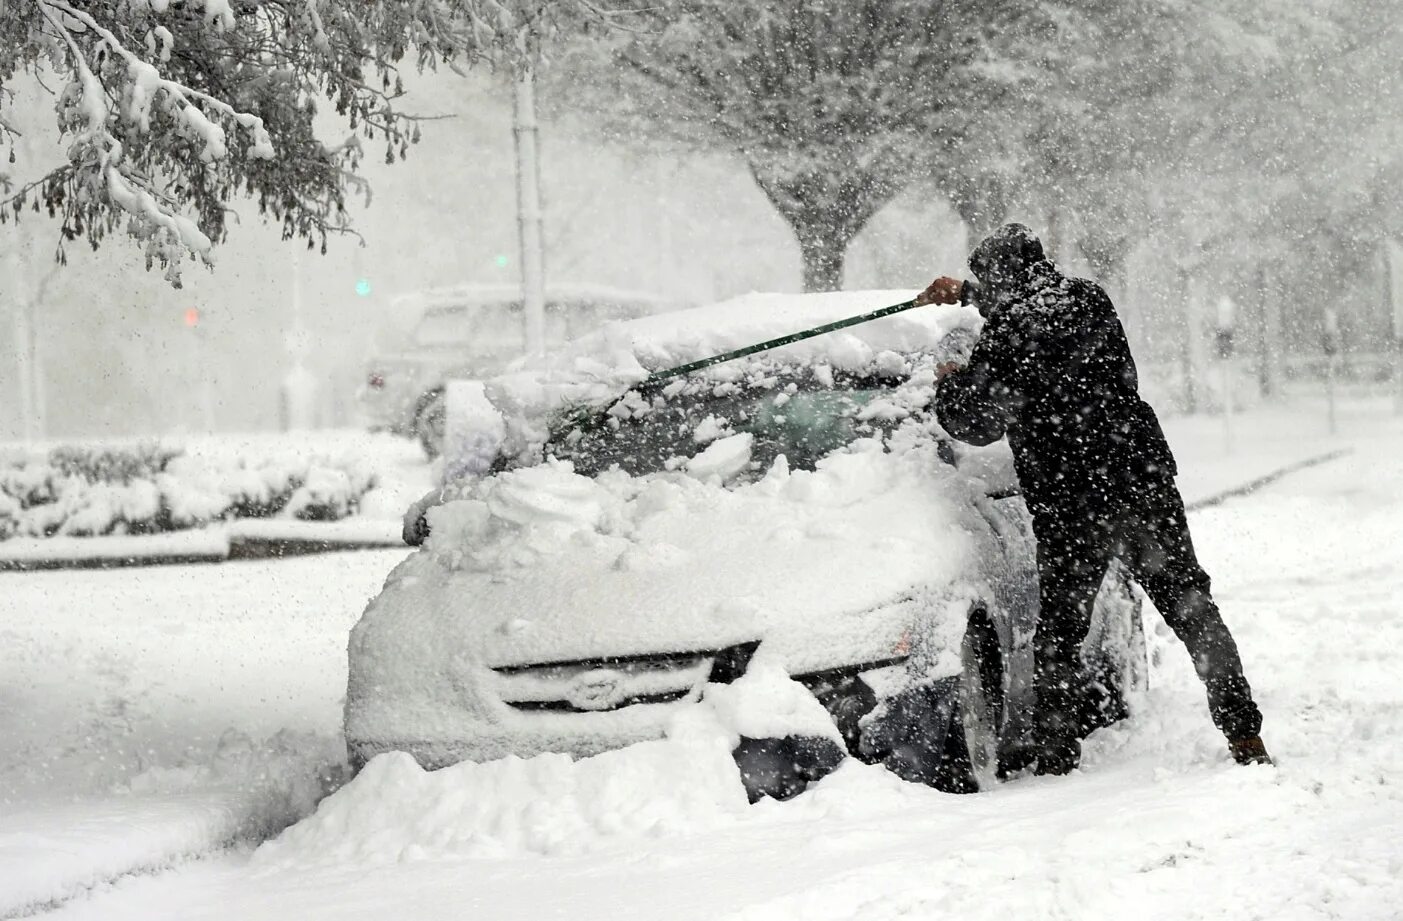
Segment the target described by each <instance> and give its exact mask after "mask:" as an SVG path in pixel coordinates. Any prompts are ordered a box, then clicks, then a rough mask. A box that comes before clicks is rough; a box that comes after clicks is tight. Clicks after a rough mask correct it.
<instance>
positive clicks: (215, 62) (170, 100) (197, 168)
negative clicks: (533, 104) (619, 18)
mask: <svg viewBox="0 0 1403 921" xmlns="http://www.w3.org/2000/svg"><path fill="white" fill-rule="evenodd" d="M565 5H566V6H570V4H565ZM556 6H558V5H557V4H553V3H544V2H540V0H0V145H4V146H8V147H9V151H8V156H7V159H8V161H9V162H10V163H16V160H17V157H16V153H15V150H16V147H15V141H16V139H17V138H18V137H19V136H20V135H21V133H22V132H24V131H26V130H31V129H30V127H29V126H25V125H22V124H20V123H19V121H18V119H17V118H16V117H15V113H14V106H13V95H12V93H13V86H14V84H15V82H16V81H17V79H18V78H20V77H22V76H25V75H29V76H32V77H34V78H36V79H37V80H39V81H42V83H43V84H44V85H46V86H50V85H51V86H53V87H54V91H55V94H56V106H55V110H56V115H57V122H58V127H59V129H60V132H61V133H62V135H63V137H64V139H65V143H66V154H67V156H66V160H63V161H58V162H55V163H52V164H36V163H19V164H18V168H20V169H23V170H25V171H26V173H27V175H28V176H29V178H30V181H28V182H26V183H23V184H16V183H14V182H13V181H12V179H11V177H10V176H9V175H7V174H6V173H5V171H4V170H5V168H4V167H0V184H3V185H2V186H0V187H3V191H0V219H4V220H17V219H19V218H20V217H21V216H22V215H23V214H24V213H25V211H26V210H32V211H43V210H46V211H47V212H48V213H49V214H50V215H51V216H53V217H54V218H56V219H57V220H58V221H59V223H60V227H61V232H62V239H63V240H64V241H72V240H75V239H79V238H82V239H85V240H87V241H88V242H89V243H90V244H91V245H93V246H97V245H99V244H100V243H101V242H102V241H103V240H104V239H105V238H106V237H107V235H108V234H109V233H111V232H112V231H114V230H118V229H123V230H125V231H126V233H127V234H128V235H129V236H130V237H132V238H133V239H134V240H135V241H137V243H138V244H139V245H140V246H142V247H143V248H144V251H145V256H146V261H147V264H148V266H152V265H159V266H161V267H162V268H164V270H165V273H166V276H167V277H168V278H169V279H170V280H171V281H172V282H173V283H175V284H179V280H180V271H181V267H182V263H183V262H185V260H187V259H190V258H194V259H197V260H200V261H203V262H205V263H209V262H211V260H212V259H213V250H214V249H215V247H216V245H217V244H218V243H220V242H221V241H222V240H223V239H224V238H225V236H226V235H227V232H228V225H227V217H228V214H229V203H230V201H231V200H232V199H234V198H235V197H237V196H239V195H247V196H250V197H252V198H253V199H254V200H256V201H257V203H258V207H259V210H260V212H261V213H262V214H263V215H264V216H265V217H267V218H269V219H272V220H276V221H278V222H280V223H281V224H282V229H283V235H284V237H285V238H289V239H291V238H301V239H305V240H306V241H307V245H309V246H314V245H317V244H320V245H321V246H322V247H323V248H324V247H325V245H326V240H327V238H328V237H329V236H330V235H332V234H336V233H348V232H350V233H353V232H354V231H353V230H352V228H351V226H350V223H349V221H348V219H347V214H346V208H345V205H346V196H347V193H348V192H353V191H357V190H362V191H363V190H364V189H365V187H364V184H363V183H360V182H358V181H357V180H356V179H355V177H354V171H355V170H356V168H357V166H358V165H359V164H360V163H361V161H362V159H363V157H364V155H365V153H366V148H367V146H368V145H369V144H376V145H383V148H384V156H385V159H386V160H387V161H391V162H393V161H395V160H398V159H402V158H403V157H404V156H405V154H406V152H407V148H408V145H409V144H411V143H413V142H414V141H417V140H418V138H419V129H418V126H417V123H416V122H417V120H416V119H415V118H413V117H412V116H410V115H407V114H406V113H404V112H402V111H400V109H399V108H398V104H397V103H398V100H399V98H400V97H401V95H402V94H403V84H402V82H401V80H400V77H399V72H398V67H399V65H400V64H401V62H403V61H404V60H405V59H406V58H409V59H410V60H411V61H412V63H413V64H414V65H416V66H418V67H425V66H437V65H438V64H440V63H449V64H452V65H454V66H457V65H458V64H460V63H470V62H472V61H473V60H475V59H477V58H480V57H484V56H488V57H490V58H491V59H492V60H493V61H494V62H496V61H501V60H502V59H503V58H509V57H510V56H511V55H512V54H513V52H515V51H516V50H517V49H520V48H525V47H526V46H527V44H528V43H529V41H530V40H531V39H532V37H533V36H535V35H537V34H539V33H540V32H542V31H543V30H545V29H547V28H550V27H552V24H553V22H554V21H555V19H557V18H558V17H557V16H555V15H554V13H555V11H554V9H553V8H554V7H556ZM610 12H612V10H609V9H604V8H602V7H599V6H598V5H595V4H590V5H583V4H581V5H578V6H577V7H575V15H577V16H586V17H599V16H605V15H606V14H607V13H610ZM322 102H329V103H330V104H331V105H332V106H333V107H334V108H335V110H336V112H337V113H338V114H339V115H341V116H343V117H344V118H345V119H346V121H347V123H348V128H349V134H348V135H347V136H345V137H342V138H337V139H335V140H334V141H331V142H326V143H324V142H323V141H321V140H320V139H319V138H318V137H317V136H316V135H315V134H314V133H313V130H312V125H313V118H314V116H315V114H316V112H317V107H318V104H319V103H322ZM36 175H37V176H41V178H38V179H37V180H36V179H34V178H33V177H34V176H36ZM59 258H60V259H62V258H63V244H62V243H61V244H60V247H59Z"/></svg>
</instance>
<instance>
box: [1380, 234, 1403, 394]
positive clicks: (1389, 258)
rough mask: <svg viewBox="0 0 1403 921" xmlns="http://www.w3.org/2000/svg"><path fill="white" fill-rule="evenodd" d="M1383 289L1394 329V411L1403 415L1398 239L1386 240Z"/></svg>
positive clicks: (1402, 269)
mask: <svg viewBox="0 0 1403 921" xmlns="http://www.w3.org/2000/svg"><path fill="white" fill-rule="evenodd" d="M1383 291H1384V309H1385V310H1386V311H1387V312H1388V315H1389V317H1390V319H1391V320H1392V324H1391V326H1392V329H1393V387H1394V398H1393V411H1394V412H1395V413H1397V414H1398V415H1400V416H1403V249H1400V247H1399V245H1398V242H1397V241H1396V240H1385V241H1384V245H1383Z"/></svg>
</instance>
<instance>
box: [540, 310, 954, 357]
mask: <svg viewBox="0 0 1403 921" xmlns="http://www.w3.org/2000/svg"><path fill="white" fill-rule="evenodd" d="M913 295H914V292H912V291H831V292H825V293H821V294H774V293H758V292H757V293H751V294H744V295H741V296H739V297H734V298H731V299H730V300H725V301H721V302H719V303H715V304H708V305H706V306H704V307H694V308H692V309H690V310H678V311H673V312H670V313H665V314H654V315H652V316H646V317H639V318H638V319H634V320H623V321H618V322H615V323H610V324H606V325H605V326H604V327H602V328H601V329H600V330H598V331H597V332H595V333H592V334H590V335H588V336H584V337H581V338H580V339H578V340H576V341H575V342H573V343H571V344H569V345H568V346H567V347H565V348H564V349H562V350H561V352H560V353H558V354H559V358H560V359H563V360H565V361H573V363H574V364H576V365H577V366H578V365H579V364H580V363H581V360H584V361H587V362H588V361H591V360H592V361H593V362H601V363H603V364H604V365H606V366H609V367H614V368H620V369H622V368H627V367H629V366H630V365H631V366H633V367H634V368H635V369H639V368H641V369H642V370H646V371H657V370H661V369H663V368H668V367H672V366H675V365H679V364H683V363H686V362H689V361H696V360H697V359H701V358H708V357H710V356H712V355H717V354H720V353H722V352H728V351H732V350H734V349H739V348H743V347H745V346H748V345H753V344H755V343H757V342H762V341H765V340H768V339H776V338H779V337H781V336H785V335H788V334H790V333H794V332H798V331H800V330H805V329H811V328H813V327H815V326H821V325H823V324H825V323H832V322H834V321H836V320H842V319H846V318H848V317H854V316H858V315H860V314H863V313H870V312H872V311H874V310H879V309H881V308H883V307H888V306H891V305H893V304H899V303H902V302H903V301H907V300H910V299H911V297H912V296H913ZM978 325H979V314H978V312H977V311H975V310H974V309H973V308H970V307H924V308H916V309H913V310H909V311H906V312H903V313H899V314H895V315H893V316H890V317H884V318H883V319H880V320H874V321H872V322H870V323H863V324H860V325H858V326H853V327H849V328H848V329H844V330H840V331H838V332H833V333H826V334H824V335H822V336H816V337H814V338H812V339H807V340H805V341H803V342H799V343H795V344H793V345H789V346H785V347H784V348H783V349H781V350H777V351H776V352H775V354H776V355H782V356H784V357H785V358H787V359H789V360H791V361H794V362H801V361H802V362H817V363H828V364H832V365H835V366H837V367H852V366H854V365H859V364H864V363H866V362H867V361H870V360H871V359H872V357H873V356H874V355H875V354H876V353H878V352H881V351H887V350H890V351H895V352H918V351H933V350H935V349H937V348H939V346H940V343H941V341H942V340H943V339H945V337H946V336H948V335H949V334H950V333H951V332H953V331H954V330H956V329H960V328H965V329H969V330H977V329H978ZM552 363H553V364H554V363H555V362H552Z"/></svg>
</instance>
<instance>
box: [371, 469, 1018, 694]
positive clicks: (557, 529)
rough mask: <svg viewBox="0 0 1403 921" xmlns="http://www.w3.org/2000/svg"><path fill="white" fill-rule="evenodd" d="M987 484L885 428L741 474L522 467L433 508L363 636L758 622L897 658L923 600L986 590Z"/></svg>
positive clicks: (859, 658)
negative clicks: (839, 447) (811, 466)
mask: <svg viewBox="0 0 1403 921" xmlns="http://www.w3.org/2000/svg"><path fill="white" fill-rule="evenodd" d="M980 491H982V485H981V484H980V483H978V482H977V481H975V480H972V479H970V478H968V477H965V476H963V475H962V474H960V473H958V472H957V471H956V470H955V469H954V468H951V467H949V466H948V465H945V464H942V463H941V462H940V461H939V460H938V459H937V458H936V457H935V452H934V451H933V450H932V449H929V448H928V447H923V448H912V449H908V450H906V451H903V452H900V453H888V452H886V451H883V450H882V448H881V446H880V444H878V443H876V442H872V443H859V444H858V445H855V446H854V450H852V451H850V452H846V453H839V454H836V455H833V456H830V457H829V458H827V459H825V460H824V461H822V462H821V463H820V465H819V467H818V469H817V470H815V471H794V472H790V471H788V470H786V469H785V468H784V465H783V463H782V461H781V462H780V463H777V464H776V466H775V468H774V469H772V470H771V471H770V472H769V474H768V475H766V476H765V477H763V478H762V479H760V480H759V481H757V482H755V483H751V484H747V485H743V486H738V487H733V488H731V487H725V486H722V485H720V483H719V482H718V481H717V480H716V479H715V478H714V477H712V478H700V479H699V478H696V477H693V476H689V475H688V474H686V473H682V472H677V473H669V474H655V475H649V476H644V477H637V478H633V477H628V476H626V475H623V474H605V475H603V476H601V477H599V478H597V479H588V478H585V477H581V476H578V475H576V474H575V473H574V472H573V471H572V470H571V469H570V466H569V465H568V464H557V463H548V464H544V465H541V466H538V467H533V468H526V469H522V470H518V471H513V472H511V473H507V474H503V475H499V476H495V477H490V478H487V479H485V480H483V481H482V482H481V483H480V484H478V485H477V486H476V487H475V489H474V491H473V493H472V495H471V497H470V498H468V499H465V500H461V501H457V502H451V503H448V504H446V505H443V506H440V507H439V508H437V509H435V510H433V511H432V512H431V513H430V516H431V517H430V523H431V525H432V528H433V531H432V537H431V538H430V540H429V542H428V543H427V544H426V545H425V547H424V548H423V549H422V550H420V551H419V552H418V553H416V554H414V555H413V556H411V557H410V558H409V559H408V560H406V561H405V562H404V563H403V564H402V565H401V566H400V567H399V568H398V569H397V570H396V571H395V572H394V573H393V574H392V575H391V577H390V579H389V581H388V582H387V584H386V586H385V589H384V591H383V592H382V593H381V595H380V596H379V597H378V598H376V599H375V600H374V601H373V602H372V603H371V605H370V607H369V608H368V610H367V611H366V614H365V616H364V618H363V619H362V622H361V624H360V625H358V626H357V628H356V631H357V636H356V637H355V638H354V640H353V644H352V654H353V656H354V655H365V656H379V657H380V658H381V659H382V660H383V661H382V662H381V663H380V664H381V667H382V668H388V669H391V670H393V669H399V668H403V669H413V668H419V667H423V666H424V665H425V664H426V662H425V660H430V661H432V662H437V663H438V667H441V668H444V669H454V668H459V667H460V666H461V665H462V664H463V661H464V660H467V661H470V662H474V663H478V664H481V665H484V666H487V667H491V668H495V667H503V666H521V665H533V664H543V663H551V662H565V661H578V660H589V659H598V658H607V657H617V656H636V655H648V654H655V653H677V652H704V651H712V650H717V649H720V648H723V647H726V646H728V645H731V644H735V643H739V642H745V641H751V640H757V639H758V640H761V641H762V642H763V643H764V644H765V646H766V648H767V650H769V651H770V652H771V653H772V654H775V655H778V656H779V657H780V658H781V659H782V660H783V661H784V662H785V663H786V665H787V666H788V667H789V668H790V670H791V672H794V673H797V672H802V671H811V670H816V669H820V668H827V667H834V666H837V665H843V664H853V663H855V662H865V661H879V660H883V659H888V658H893V657H896V656H899V655H902V654H904V652H905V651H906V648H905V647H906V644H908V643H909V640H910V637H909V635H908V633H907V630H908V628H909V626H910V625H911V624H912V623H913V618H915V617H916V616H917V615H918V614H920V613H922V612H925V613H927V614H928V613H929V611H930V609H931V607H932V606H939V605H942V604H951V605H954V606H955V607H959V612H958V613H959V615H960V616H959V624H958V627H962V626H963V615H964V613H966V612H967V611H968V601H969V599H970V598H971V597H972V596H974V595H977V594H979V593H980V592H981V591H982V589H981V587H980V583H981V582H982V581H983V580H984V579H985V574H984V573H983V572H982V569H981V567H982V566H984V565H985V563H984V562H981V561H987V560H989V559H991V558H994V557H997V556H998V552H997V548H996V547H994V546H992V541H993V537H992V534H991V533H990V531H989V528H988V524H987V522H985V521H984V520H983V519H982V518H981V517H980V515H979V513H978V512H977V511H976V510H975V505H974V502H973V501H972V494H974V493H977V492H980ZM958 635H959V634H958V629H956V632H954V633H953V636H954V638H955V639H956V640H957V639H958ZM411 647H413V648H411ZM416 650H417V651H416ZM450 660H451V661H450Z"/></svg>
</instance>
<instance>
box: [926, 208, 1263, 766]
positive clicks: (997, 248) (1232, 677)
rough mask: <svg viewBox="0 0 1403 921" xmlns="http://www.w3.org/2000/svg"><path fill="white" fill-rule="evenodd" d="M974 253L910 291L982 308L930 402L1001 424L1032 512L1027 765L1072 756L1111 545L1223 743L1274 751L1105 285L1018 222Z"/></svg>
mask: <svg viewBox="0 0 1403 921" xmlns="http://www.w3.org/2000/svg"><path fill="white" fill-rule="evenodd" d="M969 266H970V271H971V272H972V273H973V275H974V276H975V278H976V279H977V282H969V281H965V282H961V281H959V280H957V279H953V278H940V279H937V280H936V281H935V282H934V283H932V284H931V286H930V287H929V288H927V289H926V291H925V292H924V293H923V294H922V295H921V298H920V299H921V300H922V301H923V302H924V303H931V304H953V303H956V302H961V303H967V304H968V303H972V304H974V305H975V306H976V307H978V309H979V311H980V313H981V314H983V315H984V318H985V325H984V330H983V332H982V333H981V334H980V337H979V341H978V342H977V343H976V344H975V346H974V351H973V353H972V354H971V356H970V360H969V363H968V365H967V366H965V367H964V368H958V367H955V366H946V367H943V368H942V369H941V373H942V377H941V380H940V383H939V387H938V390H937V396H936V411H937V414H938V416H939V419H940V423H941V425H942V426H943V427H944V428H945V430H946V431H947V432H948V433H949V434H950V435H951V436H952V437H954V438H957V439H959V440H960V441H964V442H968V443H970V444H975V445H984V444H989V443H990V442H992V441H995V440H997V439H998V438H1000V437H1002V436H1004V435H1005V434H1007V436H1008V440H1009V445H1010V446H1011V447H1012V449H1013V458H1014V465H1015V468H1016V469H1017V472H1018V479H1019V483H1020V485H1021V487H1022V491H1023V496H1024V498H1025V500H1026V501H1027V503H1028V508H1029V510H1030V511H1031V512H1032V515H1033V531H1034V534H1035V536H1036V537H1037V544H1038V549H1037V559H1038V580H1039V584H1040V597H1041V608H1042V611H1041V616H1040V619H1039V623H1038V629H1037V634H1036V636H1035V637H1034V658H1035V664H1036V670H1035V683H1036V688H1037V698H1038V721H1037V725H1036V733H1035V741H1036V754H1037V772H1038V773H1040V774H1065V773H1066V772H1068V771H1070V770H1072V769H1073V768H1075V767H1076V766H1077V764H1078V762H1079V759H1080V757H1081V743H1080V738H1081V737H1082V736H1083V735H1084V734H1085V732H1084V731H1083V727H1081V726H1080V725H1079V718H1078V713H1079V710H1080V708H1079V705H1078V704H1079V701H1078V697H1079V695H1080V690H1081V681H1080V676H1079V662H1080V658H1079V650H1080V647H1081V643H1082V641H1083V640H1084V639H1085V637H1086V633H1087V630H1088V629H1089V626H1090V617H1091V608H1092V602H1093V601H1094V600H1095V598H1096V594H1097V591H1098V590H1099V588H1100V586H1101V582H1102V579H1103V578H1104V576H1105V574H1106V569H1107V567H1108V565H1109V563H1110V561H1111V559H1112V558H1119V559H1120V560H1121V561H1122V562H1123V563H1124V564H1125V565H1126V566H1127V567H1128V568H1129V570H1130V571H1131V573H1132V574H1133V575H1134V576H1135V579H1136V581H1137V582H1139V584H1140V586H1141V587H1142V588H1143V589H1144V590H1145V592H1146V594H1148V595H1149V596H1150V599H1151V600H1152V601H1153V602H1154V605H1155V607H1156V608H1157V609H1158V610H1159V612H1160V613H1161V614H1162V615H1163V617H1164V619H1165V621H1166V622H1167V623H1168V624H1169V626H1170V627H1172V628H1173V630H1174V632H1175V633H1176V634H1177V635H1178V636H1179V638H1180V639H1181V640H1183V642H1184V644H1185V645H1186V646H1187V647H1188V650H1189V654H1190V655H1191V656H1192V657H1193V661H1194V665H1195V667H1196V669H1197V671H1198V674H1199V677H1200V678H1202V679H1203V682H1204V684H1205V685H1206V686H1207V689H1208V705H1209V710H1210V711H1211V713H1212V716H1213V722H1214V723H1215V724H1216V725H1217V726H1218V728H1219V729H1220V730H1222V732H1223V734H1224V735H1225V736H1227V739H1228V743H1229V747H1230V749H1231V750H1232V754H1233V757H1234V758H1235V759H1236V760H1237V761H1238V762H1240V763H1243V764H1251V763H1264V762H1268V761H1269V758H1268V755H1267V751H1266V748H1265V746H1264V745H1263V744H1262V740H1261V736H1260V732H1261V725H1262V716H1261V713H1260V712H1259V711H1258V709H1257V705H1256V704H1255V703H1254V702H1253V700H1252V691H1251V688H1250V687H1249V686H1248V684H1247V680H1246V678H1244V677H1243V674H1242V662H1241V660H1240V659H1239V658H1238V652H1237V645H1236V643H1234V642H1233V638H1232V634H1230V633H1229V632H1228V628H1227V627H1226V625H1224V623H1223V619H1222V617H1221V616H1220V615H1219V613H1218V608H1217V606H1216V605H1214V603H1213V598H1212V596H1211V595H1210V593H1209V580H1208V575H1207V573H1205V572H1204V571H1203V569H1202V567H1200V566H1199V563H1198V559H1197V558H1196V556H1195V554H1194V549H1193V544H1192V542H1191V541H1190V539H1189V529H1188V525H1187V523H1186V522H1185V519H1184V503H1183V499H1182V498H1180V496H1179V490H1178V488H1177V487H1176V486H1175V483H1174V476H1175V473H1176V469H1175V465H1174V457H1173V455H1172V454H1171V453H1170V450H1169V445H1168V444H1167V443H1166V442H1165V440H1164V433H1163V432H1162V431H1161V429H1160V425H1159V420H1158V419H1157V418H1156V417H1155V414H1154V411H1153V410H1152V409H1151V408H1150V407H1149V405H1148V404H1146V403H1145V402H1144V401H1143V400H1141V399H1140V396H1139V393H1138V386H1139V384H1138V380H1137V377H1136V372H1135V362H1134V360H1133V359H1132V358H1131V356H1130V348H1129V345H1128V343H1127V342H1126V338H1125V332H1124V330H1123V329H1122V328H1121V324H1120V321H1119V320H1118V319H1117V317H1116V313H1115V308H1114V307H1113V306H1112V305H1111V301H1110V298H1108V297H1107V296H1106V293H1105V292H1104V291H1103V290H1101V288H1100V287H1099V286H1097V285H1096V284H1095V283H1093V282H1090V281H1087V280H1085V279H1080V278H1068V277H1067V276H1065V275H1063V274H1062V273H1061V272H1059V271H1058V270H1057V268H1056V267H1055V266H1054V265H1053V264H1052V263H1051V262H1049V261H1048V260H1047V258H1046V257H1045V256H1044V254H1043V248H1042V244H1041V243H1040V242H1039V241H1038V238H1037V237H1036V236H1034V235H1033V233H1032V231H1030V230H1029V229H1028V228H1026V227H1024V226H1023V225H1021V224H1009V225H1007V226H1005V227H1003V228H1001V229H1000V230H998V231H997V232H996V233H994V234H993V235H992V236H990V237H989V238H988V239H986V240H985V241H984V242H982V243H980V244H979V246H978V247H976V248H975V250H974V252H973V253H972V254H971V255H970V257H969Z"/></svg>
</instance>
